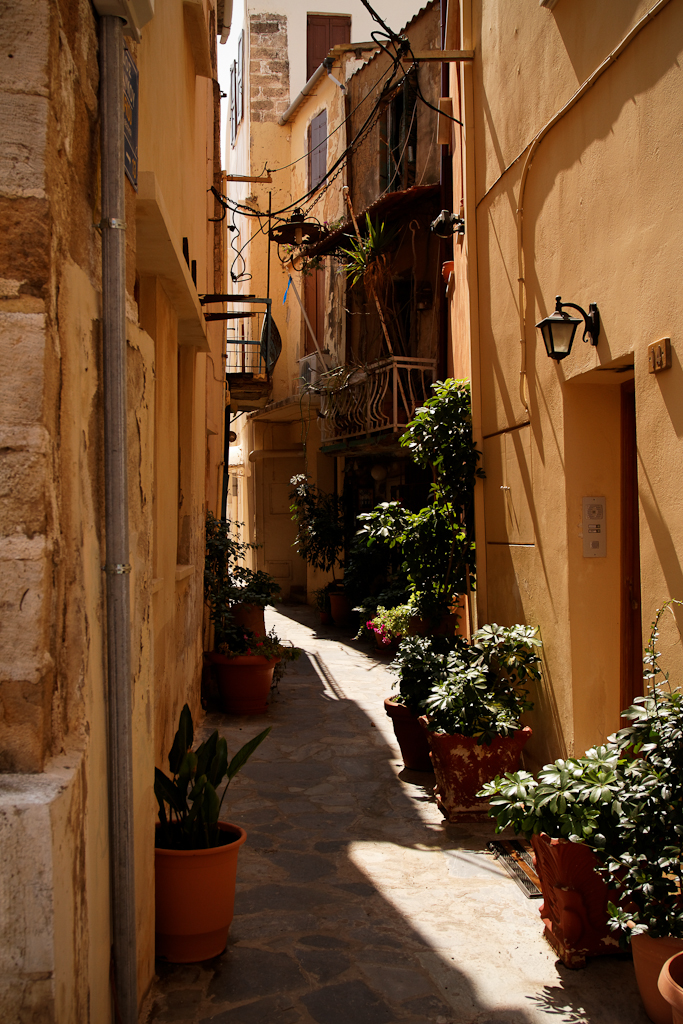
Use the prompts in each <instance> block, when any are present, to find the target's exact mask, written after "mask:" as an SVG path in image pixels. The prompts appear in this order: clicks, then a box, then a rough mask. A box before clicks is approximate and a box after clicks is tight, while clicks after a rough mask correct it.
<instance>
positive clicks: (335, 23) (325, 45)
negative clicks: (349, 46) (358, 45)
mask: <svg viewBox="0 0 683 1024" xmlns="http://www.w3.org/2000/svg"><path fill="white" fill-rule="evenodd" d="M350 42H351V18H350V17H349V15H347V14H309V15H308V17H307V24H306V79H307V80H308V79H309V78H310V77H311V75H312V74H313V72H314V71H315V70H316V68H318V67H320V65H321V64H322V62H323V60H324V59H325V57H327V54H328V53H329V51H330V50H331V49H332V47H333V46H338V45H339V44H340V43H350Z"/></svg>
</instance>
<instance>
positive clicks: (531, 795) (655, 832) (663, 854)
mask: <svg viewBox="0 0 683 1024" xmlns="http://www.w3.org/2000/svg"><path fill="white" fill-rule="evenodd" d="M678 603H679V602H677V601H670V602H667V603H666V604H665V605H664V606H663V607H662V608H661V609H659V610H658V611H657V614H656V616H655V620H654V622H653V623H652V630H651V635H650V641H649V643H648V646H647V648H646V651H645V656H644V664H645V672H644V676H645V680H646V683H647V684H648V686H649V693H648V695H647V696H645V697H638V698H636V701H635V702H634V704H633V705H632V706H631V707H630V708H629V709H628V710H627V711H624V712H623V717H624V718H626V719H629V720H630V721H631V723H632V724H631V725H630V726H628V727H627V728H625V729H621V730H620V731H619V732H617V733H616V734H614V735H613V736H610V737H609V739H608V741H607V743H606V744H605V745H604V746H602V747H597V748H594V749H593V750H589V751H587V752H586V754H585V755H584V757H583V758H571V759H568V760H563V761H557V762H555V764H554V765H546V766H545V768H543V769H542V771H541V772H540V773H539V776H538V779H537V780H536V779H534V778H533V776H531V775H529V774H528V773H522V772H518V773H516V774H508V775H507V776H505V777H504V778H497V779H494V780H493V782H491V783H489V784H488V785H486V786H484V788H483V790H482V795H484V796H486V797H488V798H489V799H490V801H491V813H492V814H494V815H495V817H496V820H497V829H498V830H500V829H501V828H504V827H506V826H507V825H512V827H513V828H515V831H518V832H522V833H523V834H525V835H527V836H530V837H531V842H532V844H533V846H534V850H535V852H536V857H537V864H538V870H539V877H540V879H541V884H542V886H543V892H544V897H545V899H544V907H543V908H542V913H543V911H546V912H547V917H548V918H550V924H549V922H548V919H547V918H546V920H545V923H546V928H547V929H549V932H550V934H549V932H548V931H546V934H547V935H548V937H549V938H550V939H551V942H553V944H554V945H555V946H556V948H558V943H559V946H560V948H561V949H562V950H563V952H561V951H560V948H558V952H560V955H561V956H562V958H563V959H564V960H565V962H568V961H570V960H571V961H572V962H571V963H568V965H569V966H580V965H581V963H582V960H583V958H584V957H585V955H586V954H591V955H594V954H595V953H599V952H612V951H613V950H614V938H613V937H612V939H610V937H609V935H608V933H607V930H606V928H605V919H606V918H607V923H608V924H610V925H611V926H612V928H613V934H614V931H616V932H619V931H620V932H621V933H622V941H624V942H629V941H630V944H631V949H632V951H633V958H634V964H635V967H636V977H637V980H638V986H639V989H640V992H641V996H642V998H643V1002H644V1004H645V1007H646V1010H647V1013H648V1015H649V1016H650V1017H651V1019H652V1020H654V1021H662V1022H663V1024H664V1022H669V1021H670V1020H671V1014H670V1009H669V1008H668V1007H667V1005H666V1004H665V1001H664V1000H663V999H662V997H661V996H660V993H659V992H658V990H657V977H658V975H659V971H660V969H661V968H662V965H663V964H664V962H665V961H666V960H667V958H668V957H670V956H671V955H673V953H675V952H678V951H679V950H681V949H683V901H682V900H681V882H682V881H683V849H682V840H681V835H683V782H682V781H681V778H682V772H681V769H683V750H682V740H681V738H682V737H683V695H682V694H681V693H680V691H679V690H673V689H672V688H671V687H670V685H669V677H668V674H667V673H665V672H663V671H662V670H661V668H660V665H659V653H658V651H657V644H658V637H659V624H660V620H661V616H662V615H663V613H664V611H665V610H666V609H667V608H670V607H671V606H672V605H674V604H678ZM551 854H552V857H551V856H550V855H551ZM553 861H555V863H553ZM558 865H559V866H558ZM596 871H600V873H601V874H602V876H603V878H602V879H598V876H597V874H596ZM596 879H598V881H596ZM598 882H600V884H598ZM608 886H609V889H608ZM553 894H554V895H553ZM558 895H559V896H560V897H561V903H565V904H566V910H567V913H566V915H565V916H564V920H563V915H562V906H561V905H558V903H557V899H556V898H557V897H558ZM608 915H609V916H608ZM553 939H555V941H553ZM565 958H566V959H565Z"/></svg>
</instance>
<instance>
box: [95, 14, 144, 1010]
mask: <svg viewBox="0 0 683 1024" xmlns="http://www.w3.org/2000/svg"><path fill="white" fill-rule="evenodd" d="M123 24H124V23H123V21H122V20H121V19H120V18H115V17H111V16H104V17H101V18H100V111H101V125H102V127H101V157H102V349H103V356H102V362H103V387H104V472H105V529H106V565H105V567H104V568H105V579H106V594H107V670H108V673H107V674H108V708H107V710H108V726H109V751H108V753H109V757H108V765H109V780H108V781H109V860H110V873H111V916H112V958H113V972H112V975H113V984H114V992H113V999H114V1012H115V1014H116V1020H117V1022H118V1021H120V1024H137V1019H138V991H137V950H136V930H135V853H134V831H133V828H134V822H133V743H132V704H133V700H132V698H133V695H132V680H131V653H130V646H131V639H130V591H129V585H130V581H129V573H130V565H129V562H128V558H129V546H128V475H127V474H128V451H127V439H126V427H127V394H126V233H125V215H126V205H125V191H124V176H123V175H124V169H123Z"/></svg>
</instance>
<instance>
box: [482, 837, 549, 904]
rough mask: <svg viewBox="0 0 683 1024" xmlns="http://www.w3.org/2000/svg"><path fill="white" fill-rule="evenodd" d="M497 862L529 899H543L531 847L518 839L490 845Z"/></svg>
mask: <svg viewBox="0 0 683 1024" xmlns="http://www.w3.org/2000/svg"><path fill="white" fill-rule="evenodd" d="M488 848H489V850H490V851H491V853H492V854H493V855H494V856H495V858H496V860H500V861H502V864H503V867H504V868H505V870H506V871H507V873H508V874H509V875H510V877H511V878H512V879H513V880H514V881H515V882H516V883H517V885H518V886H519V887H520V889H521V890H522V892H523V893H524V895H525V896H526V897H527V899H530V900H534V899H542V898H543V893H542V892H541V883H540V881H539V877H538V875H537V874H536V868H535V867H534V862H533V860H532V857H531V847H530V846H529V844H528V843H525V842H520V841H519V840H518V839H499V840H495V841H493V842H490V843H489V844H488Z"/></svg>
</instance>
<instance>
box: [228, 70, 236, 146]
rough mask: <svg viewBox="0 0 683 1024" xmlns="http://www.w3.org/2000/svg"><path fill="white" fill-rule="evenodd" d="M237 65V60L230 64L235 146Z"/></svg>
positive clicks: (233, 139)
mask: <svg viewBox="0 0 683 1024" xmlns="http://www.w3.org/2000/svg"><path fill="white" fill-rule="evenodd" d="M236 91H237V65H236V64H235V61H233V62H232V64H231V65H230V142H231V144H232V145H233V146H234V145H235V138H236V137H237V119H236V111H237V106H236V103H237V97H236Z"/></svg>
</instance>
